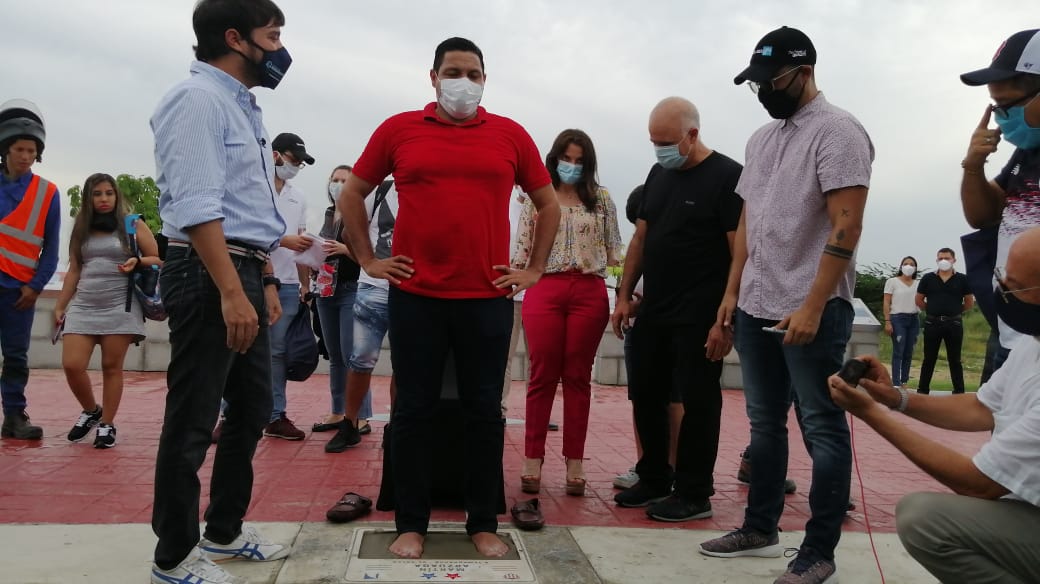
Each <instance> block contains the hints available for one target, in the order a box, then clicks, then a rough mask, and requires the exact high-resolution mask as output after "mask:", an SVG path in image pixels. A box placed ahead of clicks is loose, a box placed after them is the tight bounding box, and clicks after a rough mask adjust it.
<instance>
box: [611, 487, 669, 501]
mask: <svg viewBox="0 0 1040 584" xmlns="http://www.w3.org/2000/svg"><path fill="white" fill-rule="evenodd" d="M670 494H671V492H670V490H669V489H652V488H650V487H648V486H645V485H644V484H643V483H642V481H640V482H638V483H636V484H635V486H634V487H632V488H631V489H625V490H624V491H621V492H620V493H618V494H616V495H614V502H615V503H617V504H618V506H619V507H646V506H647V505H650V504H653V503H656V502H658V501H661V500H663V499H665V498H666V497H668V495H670Z"/></svg>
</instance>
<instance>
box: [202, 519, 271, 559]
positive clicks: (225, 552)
mask: <svg viewBox="0 0 1040 584" xmlns="http://www.w3.org/2000/svg"><path fill="white" fill-rule="evenodd" d="M199 549H200V550H202V553H203V554H205V556H206V557H208V558H209V559H210V560H213V561H214V562H226V561H229V560H252V561H254V562H271V561H274V560H280V559H282V558H284V557H285V556H288V555H289V548H288V547H286V546H284V545H281V544H277V543H272V542H269V541H267V540H266V539H264V538H263V537H262V536H261V535H260V534H259V533H258V532H257V531H256V529H253V528H252V527H248V526H243V527H242V533H241V534H239V536H238V537H236V538H235V541H233V542H231V543H229V544H227V545H224V544H220V543H216V542H212V541H210V540H208V539H206V538H202V541H200V542H199Z"/></svg>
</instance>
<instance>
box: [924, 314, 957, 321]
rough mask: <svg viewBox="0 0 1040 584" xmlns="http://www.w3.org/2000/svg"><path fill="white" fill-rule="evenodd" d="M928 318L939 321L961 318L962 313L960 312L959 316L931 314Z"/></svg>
mask: <svg viewBox="0 0 1040 584" xmlns="http://www.w3.org/2000/svg"><path fill="white" fill-rule="evenodd" d="M928 318H934V319H935V320H937V321H939V322H946V321H948V320H960V319H961V315H959V314H958V315H957V316H946V315H945V314H929V315H928Z"/></svg>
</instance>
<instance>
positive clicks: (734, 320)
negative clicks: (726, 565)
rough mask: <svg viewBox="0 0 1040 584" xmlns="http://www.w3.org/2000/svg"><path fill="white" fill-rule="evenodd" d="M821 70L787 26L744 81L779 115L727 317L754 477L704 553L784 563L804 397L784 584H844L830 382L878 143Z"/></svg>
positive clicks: (763, 144) (762, 142)
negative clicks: (798, 519) (799, 534)
mask: <svg viewBox="0 0 1040 584" xmlns="http://www.w3.org/2000/svg"><path fill="white" fill-rule="evenodd" d="M815 68H816V48H815V47H814V46H813V43H812V41H810V40H809V37H808V36H806V35H805V33H803V32H801V31H799V30H797V29H794V28H790V27H782V28H779V29H777V30H774V31H772V32H770V33H769V34H767V35H766V36H765V37H763V38H762V40H760V41H759V42H758V44H757V45H756V46H755V52H754V53H753V54H752V56H751V63H750V65H749V66H748V67H747V68H746V69H744V70H743V71H742V72H741V73H740V74H739V75H737V76H736V78H735V79H734V80H733V81H734V82H735V83H737V84H738V85H739V84H740V83H743V82H745V81H746V82H747V83H748V85H749V86H750V87H751V90H752V91H753V92H754V93H755V94H756V95H758V101H759V102H760V103H761V104H762V105H763V106H764V107H765V109H766V111H767V112H769V115H770V116H772V117H773V118H776V121H772V122H770V123H768V124H766V125H764V126H762V127H761V128H759V129H758V131H756V132H755V133H754V134H753V135H752V136H751V138H750V139H749V140H748V144H747V148H746V153H747V156H746V160H747V161H746V164H745V166H744V170H743V172H742V173H741V175H740V180H739V182H738V183H737V186H736V191H737V194H738V195H740V197H741V198H742V199H744V210H743V213H742V214H741V216H740V225H739V226H738V228H737V234H738V235H737V237H736V238H734V240H733V244H732V245H733V259H734V261H733V264H732V266H731V267H730V277H729V281H728V283H727V286H726V293H725V295H724V297H723V301H722V303H721V305H720V306H719V310H718V317H717V321H716V325H718V326H722V327H725V328H732V330H734V331H735V334H736V338H737V339H739V341H740V342H739V346H738V351H739V353H740V365H741V372H742V375H743V379H744V398H745V400H747V411H748V418H749V421H750V423H751V446H750V447H749V449H748V450H749V453H750V457H751V463H752V465H753V471H752V472H751V473H750V474H751V476H750V483H749V489H748V504H747V507H746V509H745V512H744V522H743V525H742V526H741V527H740V528H739V529H737V530H735V531H733V532H730V533H728V534H726V535H723V536H721V537H717V538H715V539H713V540H710V541H706V542H704V543H702V544H701V545H700V550H699V551H700V552H701V553H702V554H705V555H708V556H715V557H721V558H734V557H762V558H778V557H780V556H782V555H783V553H784V547H783V546H782V545H780V540H779V537H778V531H779V522H780V516H781V514H782V513H783V509H784V478H785V476H786V472H787V453H788V435H787V428H786V426H787V421H788V415H789V412H790V409H791V398H790V396H791V393H792V392H793V393H794V395H795V396H796V397H797V399H798V404H799V408H800V410H801V413H802V417H801V421H802V424H801V426H802V434H803V436H804V438H805V441H806V443H807V444H808V445H809V451H810V452H811V453H812V459H813V468H812V484H811V485H810V490H809V509H810V511H811V514H812V517H811V519H810V520H809V521H808V523H807V524H806V526H805V538H804V539H803V540H802V543H801V545H800V546H799V549H798V555H797V556H796V557H795V558H794V559H793V560H792V561H791V563H790V564H788V567H787V571H786V572H785V573H784V574H783V575H782V576H780V578H779V579H777V580H776V581H775V583H774V584H828V583H832V582H835V581H837V576H836V572H837V566H836V565H835V561H834V549H835V547H837V545H838V540H839V539H840V538H841V527H842V521H843V520H844V517H845V511H846V509H847V506H848V502H849V482H850V475H851V470H852V450H851V444H850V436H849V427H848V424H847V422H846V419H845V413H844V411H843V410H842V409H841V408H839V407H837V406H836V405H835V404H834V402H833V401H831V398H830V389H829V386H828V382H827V378H828V377H829V376H830V375H831V374H833V373H834V372H835V371H837V370H838V369H840V368H841V366H842V362H843V361H844V352H845V346H846V345H847V343H848V341H849V337H850V335H851V331H852V318H853V309H852V291H853V287H854V286H855V282H856V263H855V255H856V246H857V244H858V242H859V237H860V233H861V232H862V229H863V209H864V207H865V206H866V202H867V189H868V187H869V186H870V174H871V164H872V162H873V159H874V148H873V145H872V144H871V142H870V137H869V136H868V135H867V132H866V130H864V129H863V126H862V125H860V123H859V121H858V120H856V118H855V117H854V116H853V115H852V114H850V113H849V112H846V111H845V110H842V109H840V108H838V107H835V106H834V105H831V104H830V103H829V102H828V101H827V100H826V99H824V96H823V93H822V92H820V91H819V90H818V89H817V88H816V80H815ZM821 202H823V203H824V204H823V205H820V203H821ZM777 209H783V210H784V211H783V213H777V212H776V210H777ZM741 234H743V235H741Z"/></svg>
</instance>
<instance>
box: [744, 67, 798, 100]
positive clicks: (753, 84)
mask: <svg viewBox="0 0 1040 584" xmlns="http://www.w3.org/2000/svg"><path fill="white" fill-rule="evenodd" d="M798 69H801V67H800V66H799V67H795V68H793V69H788V70H787V71H784V72H783V73H781V74H779V75H777V76H776V77H773V78H772V79H770V80H769V81H767V82H765V83H759V82H757V81H748V82H747V85H748V87H749V88H750V89H751V93H754V94H755V95H758V92H760V91H764V92H766V93H769V92H771V91H776V86H775V85H773V82H774V81H776V80H777V79H782V78H784V77H787V76H788V75H790V74H791V73H793V72H795V71H797V70H798ZM791 83H794V80H793V79H792V80H791Z"/></svg>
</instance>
